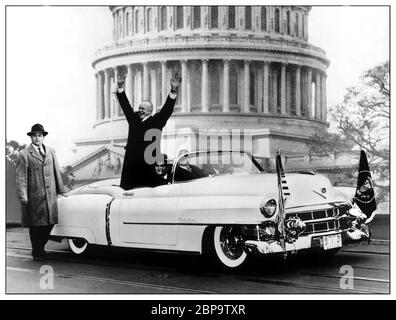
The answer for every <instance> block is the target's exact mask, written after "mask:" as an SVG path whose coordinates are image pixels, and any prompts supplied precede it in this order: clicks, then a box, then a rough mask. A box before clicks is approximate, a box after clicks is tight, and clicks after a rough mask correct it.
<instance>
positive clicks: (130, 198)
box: [118, 184, 180, 247]
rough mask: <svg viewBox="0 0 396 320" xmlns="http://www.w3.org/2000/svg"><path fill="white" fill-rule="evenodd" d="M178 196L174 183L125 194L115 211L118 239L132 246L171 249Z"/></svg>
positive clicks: (176, 219) (175, 236) (178, 191)
mask: <svg viewBox="0 0 396 320" xmlns="http://www.w3.org/2000/svg"><path fill="white" fill-rule="evenodd" d="M179 196H180V186H179V185H177V184H175V185H163V186H158V187H155V188H138V189H133V190H130V191H127V192H125V194H124V197H123V198H122V199H121V200H120V203H119V211H118V218H119V223H118V225H119V240H120V241H121V242H122V243H123V244H124V245H125V244H128V243H129V244H131V245H132V246H134V245H133V244H142V246H143V247H144V244H147V245H158V246H175V245H176V244H177V229H178V227H177V223H178V209H177V204H178V201H179Z"/></svg>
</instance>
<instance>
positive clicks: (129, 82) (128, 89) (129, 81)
mask: <svg viewBox="0 0 396 320" xmlns="http://www.w3.org/2000/svg"><path fill="white" fill-rule="evenodd" d="M127 70H128V73H127V77H126V79H125V94H126V95H127V97H128V99H129V102H130V104H131V106H132V107H133V104H134V102H135V97H134V93H133V91H134V90H133V85H134V84H133V78H134V76H135V75H134V74H133V72H132V65H131V64H128V65H127Z"/></svg>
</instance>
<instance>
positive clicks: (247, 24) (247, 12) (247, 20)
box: [245, 6, 252, 30]
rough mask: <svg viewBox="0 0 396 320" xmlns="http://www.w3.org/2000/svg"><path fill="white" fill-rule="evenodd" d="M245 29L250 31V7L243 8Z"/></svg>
mask: <svg viewBox="0 0 396 320" xmlns="http://www.w3.org/2000/svg"><path fill="white" fill-rule="evenodd" d="M245 29H246V30H251V29H252V7H250V6H247V7H245Z"/></svg>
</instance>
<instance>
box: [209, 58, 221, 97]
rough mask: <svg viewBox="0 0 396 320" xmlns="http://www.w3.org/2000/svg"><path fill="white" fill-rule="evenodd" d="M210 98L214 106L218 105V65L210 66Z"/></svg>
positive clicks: (219, 72)
mask: <svg viewBox="0 0 396 320" xmlns="http://www.w3.org/2000/svg"><path fill="white" fill-rule="evenodd" d="M209 68H210V91H211V92H210V98H211V102H212V104H214V105H218V104H220V74H221V70H220V66H219V64H218V63H215V64H210V65H209Z"/></svg>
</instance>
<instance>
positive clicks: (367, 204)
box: [353, 150, 377, 218]
mask: <svg viewBox="0 0 396 320" xmlns="http://www.w3.org/2000/svg"><path fill="white" fill-rule="evenodd" d="M353 200H354V202H355V203H356V204H357V206H358V207H359V208H360V210H361V211H362V212H363V213H364V214H365V215H366V216H367V218H370V216H371V214H372V213H373V212H374V211H375V210H376V209H377V202H376V201H375V194H374V187H373V181H372V178H371V172H370V168H369V165H368V162H367V156H366V153H365V152H364V151H363V150H362V151H361V152H360V161H359V174H358V181H357V187H356V193H355V196H354V198H353Z"/></svg>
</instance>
